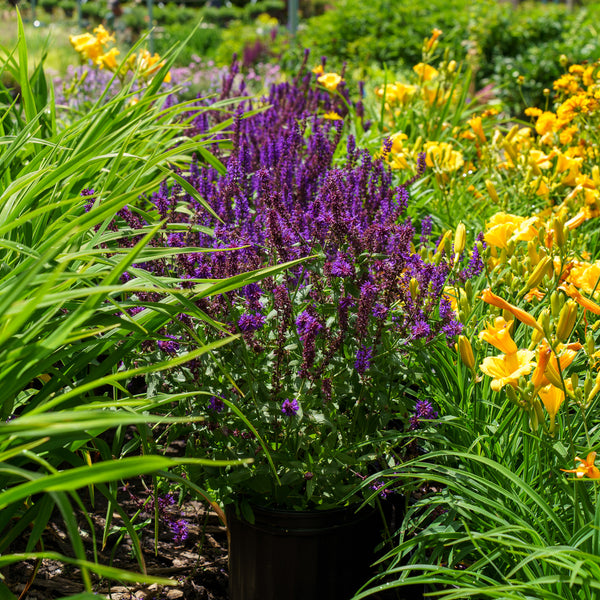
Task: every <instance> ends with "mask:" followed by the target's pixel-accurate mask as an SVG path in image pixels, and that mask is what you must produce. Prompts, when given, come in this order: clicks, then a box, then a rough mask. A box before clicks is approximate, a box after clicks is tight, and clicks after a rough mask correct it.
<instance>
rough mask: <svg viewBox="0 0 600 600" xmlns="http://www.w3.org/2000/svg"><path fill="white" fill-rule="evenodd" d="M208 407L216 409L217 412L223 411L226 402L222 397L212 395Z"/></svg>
mask: <svg viewBox="0 0 600 600" xmlns="http://www.w3.org/2000/svg"><path fill="white" fill-rule="evenodd" d="M208 408H210V410H214V411H215V412H217V413H220V412H223V409H224V408H225V402H223V400H221V398H217V397H216V396H211V398H210V400H209V401H208Z"/></svg>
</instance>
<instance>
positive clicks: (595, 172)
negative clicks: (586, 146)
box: [592, 165, 600, 189]
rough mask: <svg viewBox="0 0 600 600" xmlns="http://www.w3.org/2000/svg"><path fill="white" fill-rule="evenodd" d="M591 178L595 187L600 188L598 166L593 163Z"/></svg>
mask: <svg viewBox="0 0 600 600" xmlns="http://www.w3.org/2000/svg"><path fill="white" fill-rule="evenodd" d="M592 179H593V181H594V185H595V186H596V188H597V189H600V167H598V165H594V166H593V167H592Z"/></svg>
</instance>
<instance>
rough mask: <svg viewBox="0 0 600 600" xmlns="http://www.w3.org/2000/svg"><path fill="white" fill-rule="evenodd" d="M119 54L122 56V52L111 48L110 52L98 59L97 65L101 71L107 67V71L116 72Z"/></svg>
mask: <svg viewBox="0 0 600 600" xmlns="http://www.w3.org/2000/svg"><path fill="white" fill-rule="evenodd" d="M117 54H120V52H119V51H118V50H117V49H116V48H111V49H110V50H109V51H108V52H106V53H104V54H102V55H100V56H99V57H98V58H97V59H96V64H97V65H98V66H99V67H100V68H101V69H103V68H104V67H106V68H107V69H109V70H111V71H114V70H115V69H116V68H117Z"/></svg>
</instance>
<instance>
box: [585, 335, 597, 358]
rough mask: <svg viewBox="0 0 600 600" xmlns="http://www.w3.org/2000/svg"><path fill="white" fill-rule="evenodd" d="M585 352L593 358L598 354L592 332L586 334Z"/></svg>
mask: <svg viewBox="0 0 600 600" xmlns="http://www.w3.org/2000/svg"><path fill="white" fill-rule="evenodd" d="M585 351H586V352H587V355H588V356H592V355H593V354H594V353H595V352H596V342H595V341H594V334H593V333H592V332H591V331H588V332H587V333H586V334H585Z"/></svg>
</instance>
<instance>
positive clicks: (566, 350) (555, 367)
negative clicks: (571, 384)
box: [544, 342, 583, 389]
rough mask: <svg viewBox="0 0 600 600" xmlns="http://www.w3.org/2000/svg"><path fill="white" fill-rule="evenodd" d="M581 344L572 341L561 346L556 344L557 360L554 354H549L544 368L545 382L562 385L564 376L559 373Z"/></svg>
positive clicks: (571, 360)
mask: <svg viewBox="0 0 600 600" xmlns="http://www.w3.org/2000/svg"><path fill="white" fill-rule="evenodd" d="M581 348H583V346H582V345H581V344H580V343H579V342H574V343H572V344H568V345H567V346H563V345H562V344H559V345H558V346H557V351H558V353H559V354H558V360H557V358H556V356H555V355H552V356H550V359H549V360H548V364H547V365H546V369H545V370H544V376H545V377H546V380H547V381H546V382H545V384H546V383H548V382H549V383H552V384H554V385H555V386H556V387H558V388H561V389H562V387H563V384H562V382H563V380H564V376H563V377H562V378H561V375H560V374H561V373H562V372H563V371H564V370H565V369H566V368H567V367H568V366H569V365H570V364H571V363H572V362H573V360H574V359H575V356H576V355H577V353H578V352H579V350H581Z"/></svg>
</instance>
